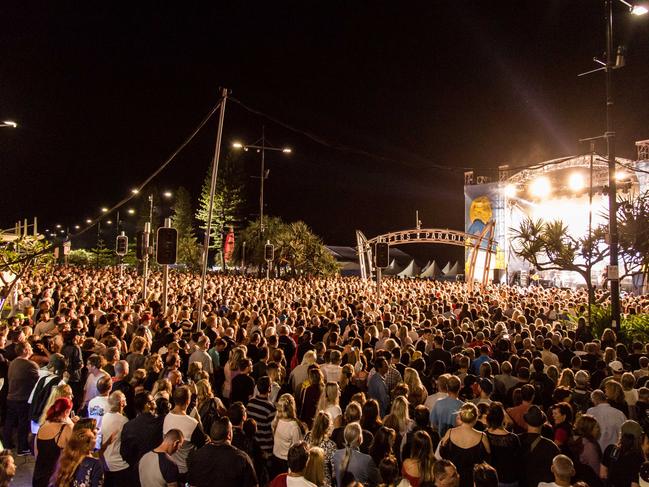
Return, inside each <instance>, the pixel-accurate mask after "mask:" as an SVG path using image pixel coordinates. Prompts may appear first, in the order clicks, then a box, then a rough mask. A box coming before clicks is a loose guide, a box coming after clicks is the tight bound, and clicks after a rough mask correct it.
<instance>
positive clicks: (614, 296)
mask: <svg viewBox="0 0 649 487" xmlns="http://www.w3.org/2000/svg"><path fill="white" fill-rule="evenodd" d="M604 4H605V7H606V134H605V135H606V149H607V150H606V151H607V156H606V157H607V159H608V225H609V227H608V230H609V259H610V261H609V263H610V265H609V266H608V272H607V279H608V280H609V281H610V283H609V284H610V286H611V318H612V323H611V325H612V328H613V329H614V330H616V331H617V330H619V328H620V276H619V270H618V232H617V182H616V179H615V129H614V126H613V108H614V99H613V69H614V68H615V66H616V61H615V60H614V59H613V0H605V2H604Z"/></svg>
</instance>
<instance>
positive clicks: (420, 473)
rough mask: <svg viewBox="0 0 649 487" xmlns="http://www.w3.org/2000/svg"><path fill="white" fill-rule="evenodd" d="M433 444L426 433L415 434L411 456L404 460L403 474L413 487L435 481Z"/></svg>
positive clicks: (418, 432)
mask: <svg viewBox="0 0 649 487" xmlns="http://www.w3.org/2000/svg"><path fill="white" fill-rule="evenodd" d="M434 463H435V457H434V455H433V443H432V441H431V439H430V436H429V435H428V433H426V432H425V431H417V432H415V433H414V434H413V437H412V445H411V447H410V455H409V456H408V458H406V459H404V461H403V467H402V468H401V474H402V475H403V477H404V478H405V479H406V480H407V481H408V482H410V485H411V486H412V487H419V485H421V484H422V483H424V482H432V481H433V464H434Z"/></svg>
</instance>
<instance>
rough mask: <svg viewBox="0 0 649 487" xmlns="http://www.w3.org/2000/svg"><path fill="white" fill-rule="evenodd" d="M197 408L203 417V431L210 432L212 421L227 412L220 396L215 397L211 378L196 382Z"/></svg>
mask: <svg viewBox="0 0 649 487" xmlns="http://www.w3.org/2000/svg"><path fill="white" fill-rule="evenodd" d="M196 410H197V412H198V415H199V417H200V418H201V425H202V426H203V431H206V432H209V431H210V429H211V428H212V423H213V422H214V420H215V419H216V418H218V417H219V416H223V415H224V414H225V413H226V409H225V406H223V403H222V402H221V400H220V399H219V398H218V397H214V393H213V392H212V386H211V384H210V381H209V380H206V379H202V380H199V381H198V382H197V383H196Z"/></svg>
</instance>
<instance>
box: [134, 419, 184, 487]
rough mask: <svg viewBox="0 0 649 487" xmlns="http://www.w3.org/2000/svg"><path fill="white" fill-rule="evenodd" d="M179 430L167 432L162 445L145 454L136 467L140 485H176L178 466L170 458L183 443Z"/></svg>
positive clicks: (154, 486)
mask: <svg viewBox="0 0 649 487" xmlns="http://www.w3.org/2000/svg"><path fill="white" fill-rule="evenodd" d="M183 440H184V438H183V434H182V431H180V430H169V431H167V433H166V434H165V435H164V438H163V439H162V443H161V444H160V446H158V447H157V448H154V449H153V450H151V451H150V452H149V453H147V454H145V455H144V456H143V457H142V459H141V460H140V463H139V465H138V470H139V475H140V485H146V486H147V487H169V486H171V485H175V486H177V485H178V465H176V464H175V463H174V461H173V460H172V459H171V456H172V455H173V454H174V453H176V452H177V451H178V449H179V448H180V446H181V445H182V443H183Z"/></svg>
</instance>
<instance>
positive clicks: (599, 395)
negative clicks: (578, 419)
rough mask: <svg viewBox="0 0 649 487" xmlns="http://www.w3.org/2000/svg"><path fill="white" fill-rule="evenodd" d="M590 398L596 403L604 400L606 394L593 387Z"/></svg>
mask: <svg viewBox="0 0 649 487" xmlns="http://www.w3.org/2000/svg"><path fill="white" fill-rule="evenodd" d="M590 400H591V401H593V404H595V405H598V404H601V403H603V402H606V394H604V391H602V390H601V389H595V390H594V391H593V392H591V393H590Z"/></svg>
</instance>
